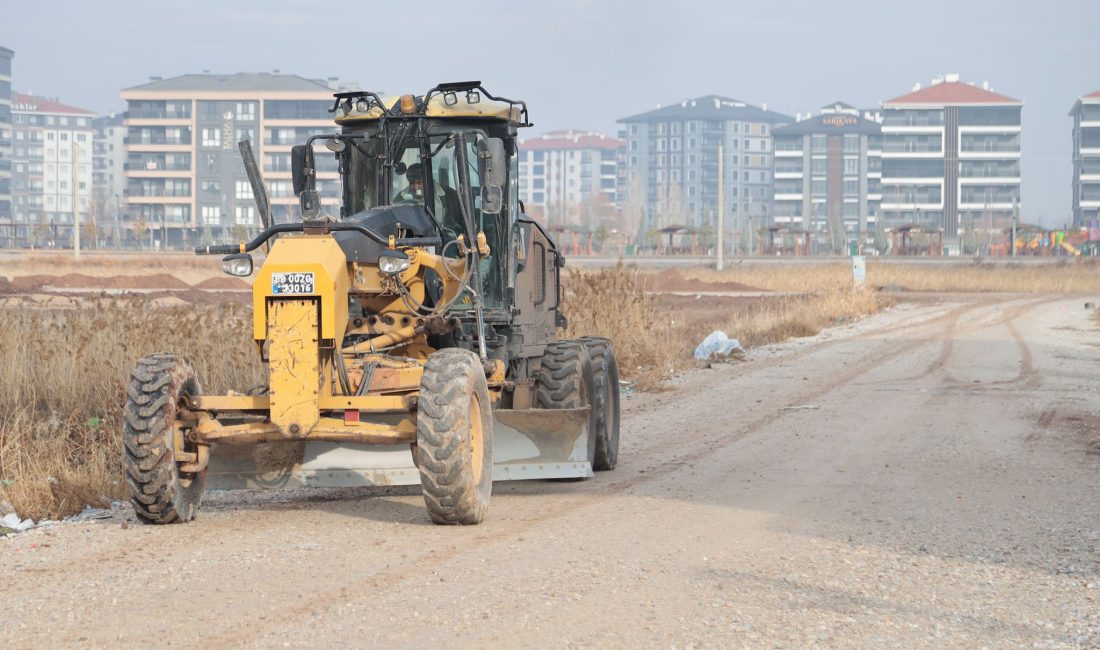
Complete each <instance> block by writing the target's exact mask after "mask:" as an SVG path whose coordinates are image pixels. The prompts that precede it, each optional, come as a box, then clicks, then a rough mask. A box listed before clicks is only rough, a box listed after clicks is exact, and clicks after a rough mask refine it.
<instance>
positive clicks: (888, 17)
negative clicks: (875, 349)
mask: <svg viewBox="0 0 1100 650" xmlns="http://www.w3.org/2000/svg"><path fill="white" fill-rule="evenodd" d="M1098 24H1100V2H1098V1H1097V0H1063V1H1058V0H1047V1H1046V2H1039V1H1035V2H1032V1H1022V0H1015V1H1013V0H1000V1H999V2H989V1H986V0H915V1H911V2H904V3H900V2H893V1H890V0H878V1H876V2H863V1H860V2H845V1H842V0H833V1H831V2H830V1H827V0H817V1H797V2H795V1H789V2H783V1H779V0H773V1H770V2H765V1H761V0H755V1H754V2H751V3H739V2H690V1H686V2H668V1H661V2H649V1H645V0H642V1H638V0H635V1H632V2H619V1H615V2H610V1H609V2H592V1H585V0H554V1H551V2H523V1H516V0H511V1H508V2H504V1H500V0H481V1H480V2H476V3H472V4H471V3H466V2H457V1H454V0H452V1H450V2H435V1H431V0H420V1H419V2H361V3H315V2H307V1H305V0H300V1H299V2H286V1H283V0H262V1H260V0H246V1H242V0H232V2H230V1H228V0H221V1H215V0H188V1H187V2H178V1H175V2H156V1H153V0H144V1H139V0H120V1H114V2H109V1H106V0H100V1H96V0H55V1H54V2H49V3H47V2H42V1H41V0H37V1H34V2H29V1H26V0H0V46H5V47H8V48H10V49H13V50H15V61H14V66H13V85H14V87H15V89H16V90H20V91H24V92H27V91H33V92H34V93H36V94H40V95H46V96H50V97H59V98H60V99H61V100H62V101H64V102H66V103H70V104H73V105H76V106H80V107H83V108H88V109H91V110H95V111H98V112H109V111H120V110H123V109H124V108H125V106H124V104H123V103H122V101H121V100H120V99H119V97H118V95H119V90H120V89H122V88H125V87H129V86H134V85H139V84H141V83H145V82H146V81H148V79H149V77H150V76H152V75H156V76H162V77H170V76H174V75H178V74H184V73H193V72H201V71H202V70H210V71H211V72H219V73H232V72H257V71H272V70H275V69H278V70H280V71H282V72H284V73H294V74H299V75H302V76H306V77H314V78H318V77H330V76H339V77H341V78H343V79H348V80H353V81H357V82H359V83H360V84H362V86H363V88H365V89H376V90H382V91H385V92H387V93H393V94H399V93H404V92H418V93H423V92H424V91H425V90H427V89H428V88H430V87H431V86H432V85H434V84H435V83H437V82H440V81H456V80H466V79H480V80H482V81H483V82H484V83H485V86H486V87H487V88H488V89H489V90H490V91H491V92H493V93H494V94H499V95H503V96H506V97H512V98H516V99H525V100H527V102H528V104H529V106H530V109H531V116H532V120H533V121H534V122H535V125H536V126H535V128H534V129H533V131H532V132H531V133H532V134H534V133H538V132H541V131H546V130H552V129H561V128H577V129H587V130H593V131H603V132H605V133H608V134H611V135H614V134H615V132H616V130H617V126H616V124H615V120H616V119H618V118H620V117H624V116H628V115H633V114H635V113H641V112H644V111H647V110H650V109H652V108H654V107H655V106H656V104H657V103H661V104H669V103H672V102H677V101H681V100H683V99H687V98H691V97H698V96H702V95H707V94H712V93H713V94H720V95H725V96H729V97H734V98H737V99H741V100H744V101H747V102H750V103H754V104H762V103H764V102H767V104H768V108H770V109H773V110H778V111H781V112H784V113H787V114H791V115H793V114H794V113H796V112H800V111H801V112H806V111H811V110H813V111H816V110H817V108H818V107H820V106H822V105H824V104H826V103H828V102H831V101H834V100H838V99H839V100H844V101H847V102H849V103H851V104H855V105H857V106H864V107H877V106H878V105H879V103H880V102H881V101H883V100H886V99H890V98H892V97H895V96H898V95H902V94H904V93H906V92H909V91H910V90H911V89H912V86H913V84H914V83H916V82H921V83H922V84H927V83H928V82H929V81H930V80H931V79H932V78H933V77H935V76H941V75H944V74H946V73H952V72H957V73H959V74H960V75H961V76H962V79H963V80H966V81H974V82H978V83H980V82H982V81H989V83H990V85H991V87H992V88H993V89H994V90H996V91H998V92H1001V93H1004V94H1007V95H1009V96H1012V97H1016V98H1018V99H1022V100H1024V102H1025V103H1024V113H1023V115H1024V118H1023V119H1024V135H1023V141H1024V145H1023V147H1024V153H1023V159H1024V165H1023V178H1024V180H1023V209H1024V212H1025V218H1026V219H1027V220H1028V221H1038V217H1039V215H1042V220H1043V222H1044V223H1046V224H1048V225H1055V224H1061V223H1063V222H1064V221H1066V220H1067V219H1068V218H1069V209H1070V151H1071V141H1070V131H1071V128H1072V126H1071V122H1070V118H1069V117H1068V116H1067V113H1068V111H1069V109H1070V108H1071V106H1072V105H1073V103H1074V101H1075V100H1076V99H1077V97H1079V96H1080V95H1082V94H1086V93H1089V92H1093V91H1096V90H1100V35H1098V32H1097V25H1098Z"/></svg>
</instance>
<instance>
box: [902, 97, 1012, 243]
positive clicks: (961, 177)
mask: <svg viewBox="0 0 1100 650" xmlns="http://www.w3.org/2000/svg"><path fill="white" fill-rule="evenodd" d="M1022 107H1023V102H1021V101H1020V100H1018V99H1013V98H1011V97H1006V96H1005V95H1001V94H998V93H995V92H993V91H992V90H990V89H989V86H988V84H982V85H981V86H976V85H974V84H970V83H963V82H961V81H959V76H958V75H947V76H946V77H945V78H942V79H935V80H933V82H932V85H930V86H928V87H926V88H921V87H920V85H919V84H918V85H917V86H916V87H915V88H914V89H913V92H911V93H909V94H907V95H902V96H901V97H895V98H894V99H891V100H889V101H886V102H883V104H882V108H883V111H882V115H883V122H882V207H881V212H882V216H883V218H884V219H885V220H886V222H887V225H895V226H896V225H900V224H909V223H919V224H920V225H922V226H926V227H934V228H939V229H942V230H943V233H944V244H945V248H947V249H948V250H949V251H952V250H954V251H957V250H958V246H959V235H961V234H962V233H963V231H964V230H967V229H970V228H979V229H980V228H988V229H990V230H992V229H997V228H1002V227H1005V226H1006V225H1007V224H1009V223H1010V222H1011V219H1012V216H1013V213H1014V211H1016V210H1018V208H1019V204H1020V181H1021V176H1020V135H1021V121H1020V114H1021V109H1022Z"/></svg>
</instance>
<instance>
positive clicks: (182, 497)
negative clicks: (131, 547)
mask: <svg viewBox="0 0 1100 650" xmlns="http://www.w3.org/2000/svg"><path fill="white" fill-rule="evenodd" d="M130 376H131V381H130V384H129V385H128V386H127V387H126V406H125V408H124V409H123V416H124V424H123V430H122V441H123V463H124V465H125V468H126V484H127V486H128V487H129V492H130V503H132V504H133V505H134V514H136V515H137V518H138V519H139V520H141V521H142V522H144V523H147V524H170V523H176V522H184V521H191V520H192V519H194V518H195V513H196V512H198V509H199V504H200V503H201V502H202V492H203V483H204V482H205V480H206V472H205V471H203V472H198V473H191V474H188V473H181V472H180V469H179V463H178V462H177V460H176V444H175V439H176V436H177V435H178V436H184V435H185V434H186V430H185V428H184V427H183V425H181V423H180V421H179V419H178V418H177V415H178V413H179V410H180V407H181V406H184V403H185V400H186V398H187V397H190V396H192V395H201V394H202V389H201V387H200V386H199V380H198V377H197V376H196V374H195V369H194V368H193V367H192V366H191V362H190V361H188V360H187V359H185V358H183V357H181V356H177V355H175V354H169V353H159V354H151V355H149V356H147V357H144V358H142V359H141V360H140V361H138V363H137V367H136V368H134V371H133V372H132V373H131V374H130ZM188 445H191V447H195V445H194V444H193V443H186V442H185V443H184V450H185V451H195V449H188V448H187V446H188Z"/></svg>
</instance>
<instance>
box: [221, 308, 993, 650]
mask: <svg viewBox="0 0 1100 650" xmlns="http://www.w3.org/2000/svg"><path fill="white" fill-rule="evenodd" d="M986 305H988V303H987V302H983V303H979V304H976V305H962V306H960V307H957V308H955V309H952V310H949V311H948V312H946V313H945V314H943V315H940V316H937V317H935V318H931V319H928V320H925V321H923V322H922V323H919V324H914V325H912V326H907V327H899V328H896V330H898V331H901V330H905V329H913V328H933V327H935V326H936V325H939V324H940V323H941V322H943V321H945V320H946V321H947V322H948V326H947V327H946V328H944V329H943V330H938V329H937V330H934V331H933V332H931V333H929V334H925V335H923V336H919V337H915V338H912V339H909V340H907V341H906V342H904V343H902V344H901V345H894V344H893V343H891V342H888V341H882V342H881V345H892V346H893V348H892V349H891V350H889V351H887V352H885V353H884V354H881V355H879V354H877V353H876V352H877V349H871V348H862V349H861V350H860V351H861V352H862V353H863V360H862V361H861V362H860V363H857V364H853V365H850V366H849V367H848V368H846V369H845V371H843V372H841V373H839V374H836V375H834V376H832V377H831V378H830V379H829V380H828V381H826V382H824V383H821V384H818V385H816V386H813V387H812V388H807V389H806V390H803V391H799V392H797V393H795V394H794V395H793V396H792V398H791V401H794V402H809V401H814V400H817V399H820V398H821V397H823V396H824V395H826V394H828V393H830V392H832V391H834V390H836V389H837V388H839V387H841V386H843V385H845V384H847V383H849V382H851V381H853V380H854V379H857V378H858V377H860V376H862V375H864V374H865V373H867V372H868V371H870V370H873V369H874V368H876V367H878V366H880V365H882V364H883V363H885V362H888V361H890V360H893V359H895V358H898V357H901V356H903V355H905V354H908V353H910V352H912V351H913V350H915V349H917V348H919V347H921V346H923V345H927V344H929V343H931V342H933V341H935V340H937V339H938V338H939V337H940V336H942V335H943V332H947V331H948V330H950V328H951V323H953V322H955V321H957V319H958V318H959V317H961V315H962V314H963V313H966V312H968V311H970V310H972V309H976V308H978V307H981V306H986ZM877 334H878V332H877V331H871V332H868V333H866V336H858V337H851V338H846V339H839V340H831V341H823V342H822V346H824V347H831V346H833V345H836V344H839V343H842V342H848V343H852V342H854V341H862V340H866V339H867V338H872V337H873V336H874V335H877ZM820 349H822V347H815V348H814V349H813V350H806V351H803V354H802V355H800V358H801V357H803V356H805V355H806V354H808V353H811V352H816V351H819V350H820ZM790 360H791V359H790V358H784V359H783V361H784V362H786V361H790ZM773 361H778V360H773ZM773 365H775V364H767V365H765V366H760V367H757V368H756V370H763V369H765V368H768V367H771V366H773ZM743 376H744V373H739V374H737V375H726V376H724V377H723V378H722V379H721V380H720V381H717V382H715V383H716V384H721V383H725V382H728V381H732V380H733V379H735V378H737V377H743ZM680 397H681V398H682V397H683V396H682V395H681V396H680ZM710 407H711V409H717V410H719V411H722V410H724V409H725V407H724V406H722V405H716V404H713V403H712V404H710ZM654 408H656V409H659V408H660V405H656V406H655V407H654ZM679 408H681V409H682V410H688V407H687V406H685V405H682V403H681V406H680V407H679ZM786 415H789V412H788V411H783V410H778V409H774V410H770V411H768V412H766V413H763V414H762V415H760V416H758V417H756V418H753V419H751V420H749V421H748V422H745V423H744V424H742V425H741V426H739V427H736V428H735V429H734V430H732V431H729V432H727V433H723V434H720V435H710V436H706V437H703V438H695V439H692V440H691V441H690V442H689V443H688V447H689V448H688V449H687V450H686V451H685V449H684V447H685V444H684V440H683V439H682V438H679V437H670V439H668V440H667V441H666V442H663V443H659V444H657V445H654V446H650V447H648V448H646V449H645V450H644V451H643V454H642V455H641V456H640V457H636V458H638V464H640V465H648V466H647V467H646V468H645V469H644V470H643V471H644V473H639V474H636V475H633V476H630V477H627V478H622V479H618V480H615V479H614V478H612V479H611V480H610V481H609V482H607V483H604V484H595V485H594V486H593V487H592V488H591V489H589V490H587V491H585V492H582V493H578V495H577V496H576V497H575V498H569V499H562V500H560V501H558V502H556V503H552V504H550V505H548V506H547V507H543V508H542V509H541V510H540V511H539V514H538V515H536V516H534V517H532V518H529V519H526V520H524V521H522V522H519V523H517V524H515V525H511V526H509V527H508V528H502V529H500V530H496V531H492V532H487V533H475V534H474V536H473V537H472V538H468V539H462V540H449V541H450V542H451V545H450V546H448V547H446V548H443V549H439V548H435V549H429V550H428V552H425V553H423V554H420V555H419V556H418V557H415V558H411V559H409V560H408V561H406V562H404V563H402V564H399V565H397V566H395V567H390V568H388V569H384V570H382V571H379V572H378V573H375V574H373V575H371V576H369V577H367V578H364V579H361V580H358V581H354V582H352V583H351V584H344V585H342V586H341V587H340V588H334V589H330V590H325V591H320V592H316V593H314V594H313V595H312V596H311V597H310V598H309V599H308V600H309V601H310V602H307V603H303V604H300V605H292V606H291V607H289V608H281V609H280V612H281V615H284V616H286V617H287V618H289V619H295V618H297V617H299V616H308V615H311V614H315V613H317V612H318V611H319V610H323V609H328V608H331V607H336V606H339V604H338V603H343V602H346V601H347V600H349V599H353V598H355V599H358V598H363V597H367V594H369V593H371V592H374V591H375V590H378V589H384V588H386V587H389V586H392V585H395V584H398V583H400V582H402V581H403V580H406V579H408V578H410V577H413V576H417V575H423V573H424V572H425V571H426V570H428V569H430V568H432V567H436V566H439V565H442V564H444V563H446V562H448V561H450V560H452V559H454V558H455V557H457V556H459V555H461V554H463V553H465V552H468V551H472V550H478V551H481V550H484V549H485V548H486V547H488V546H491V545H493V544H496V543H500V542H504V541H512V540H514V539H515V538H517V537H522V536H524V535H526V534H528V533H529V532H530V531H531V530H532V529H535V528H537V527H539V526H542V525H544V524H548V523H550V522H552V521H553V520H555V519H559V518H561V517H564V516H568V515H571V514H575V513H577V512H578V511H581V510H583V509H585V508H588V507H592V506H594V505H597V504H600V503H603V502H605V501H607V500H608V499H611V498H613V497H617V496H620V495H623V494H625V493H627V492H628V491H630V490H632V489H634V488H636V487H638V486H640V485H643V484H647V483H651V482H654V481H657V480H660V479H663V478H665V477H667V476H669V475H671V474H673V473H675V472H676V471H677V470H679V469H680V468H682V467H683V466H684V465H688V464H691V463H695V462H699V461H701V460H703V459H705V458H707V457H708V456H710V455H712V454H714V453H715V452H716V451H718V450H721V449H724V448H726V447H728V446H730V445H733V444H735V443H737V442H739V441H740V440H742V439H744V438H745V437H747V436H749V435H751V434H753V433H755V432H757V431H759V430H760V429H762V428H764V427H765V426H767V425H769V424H772V423H773V422H775V421H776V420H779V419H781V418H783V417H784V416H786ZM693 417H695V418H699V419H705V417H706V416H705V414H704V413H701V412H699V411H693ZM657 461H659V464H657ZM605 476H606V475H605ZM589 485H592V484H589ZM317 603H333V604H332V605H318V604H317ZM266 632H267V630H259V631H256V632H252V631H245V630H240V629H235V630H226V631H225V632H223V633H222V634H215V635H209V636H208V637H207V638H208V639H210V640H211V641H213V642H214V643H215V645H222V644H244V643H248V642H252V641H256V640H257V639H258V638H259V637H261V636H263V635H264V634H266Z"/></svg>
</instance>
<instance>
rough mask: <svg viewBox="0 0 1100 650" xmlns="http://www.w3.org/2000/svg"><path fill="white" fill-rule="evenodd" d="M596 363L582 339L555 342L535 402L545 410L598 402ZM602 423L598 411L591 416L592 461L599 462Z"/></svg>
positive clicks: (548, 350)
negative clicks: (593, 374)
mask: <svg viewBox="0 0 1100 650" xmlns="http://www.w3.org/2000/svg"><path fill="white" fill-rule="evenodd" d="M594 388H595V387H594V381H593V376H592V362H591V361H590V360H589V357H588V350H587V349H586V348H585V346H584V343H582V342H580V341H573V340H565V341H555V342H554V343H550V344H549V345H547V346H546V351H545V352H543V355H542V365H541V366H540V367H539V374H538V381H537V382H536V384H535V404H536V405H538V407H539V408H544V409H575V408H584V407H587V406H589V405H591V404H592V403H593V402H594V398H595V394H594ZM597 426H598V423H597V421H596V410H595V409H591V410H590V411H589V417H588V450H587V456H586V457H587V459H588V462H589V463H591V464H593V466H594V464H595V460H596V436H595V431H596V428H597Z"/></svg>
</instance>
